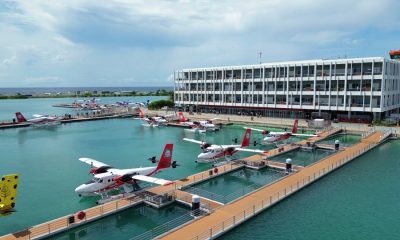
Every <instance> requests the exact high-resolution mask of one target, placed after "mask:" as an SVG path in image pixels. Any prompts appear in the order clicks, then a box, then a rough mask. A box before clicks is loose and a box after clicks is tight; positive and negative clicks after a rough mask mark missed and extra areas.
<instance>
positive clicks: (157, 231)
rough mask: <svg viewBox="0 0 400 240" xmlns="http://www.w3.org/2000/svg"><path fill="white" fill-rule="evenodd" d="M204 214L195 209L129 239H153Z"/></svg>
mask: <svg viewBox="0 0 400 240" xmlns="http://www.w3.org/2000/svg"><path fill="white" fill-rule="evenodd" d="M204 214H206V212H204V211H202V210H200V209H197V210H194V211H189V212H188V213H185V214H183V215H182V216H179V217H177V218H175V219H173V220H171V221H168V222H166V223H164V224H162V225H160V226H158V227H156V228H153V229H151V230H149V231H147V232H144V233H142V234H140V235H138V236H135V237H133V238H131V239H130V240H148V239H153V238H155V237H157V236H160V235H162V234H164V233H166V232H168V231H171V230H173V229H175V228H177V227H180V226H182V225H183V224H185V223H188V222H190V221H192V220H193V219H194V216H196V217H199V216H203V215H204Z"/></svg>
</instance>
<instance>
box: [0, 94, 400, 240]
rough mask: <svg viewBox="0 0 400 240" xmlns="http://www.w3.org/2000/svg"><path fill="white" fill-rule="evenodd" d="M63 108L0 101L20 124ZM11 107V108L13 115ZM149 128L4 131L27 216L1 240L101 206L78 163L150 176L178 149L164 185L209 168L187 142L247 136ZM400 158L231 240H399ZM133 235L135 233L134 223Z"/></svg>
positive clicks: (366, 168)
mask: <svg viewBox="0 0 400 240" xmlns="http://www.w3.org/2000/svg"><path fill="white" fill-rule="evenodd" d="M146 98H147V97H146ZM60 100H64V101H60ZM119 100H125V99H119ZM145 100H146V99H144V100H143V101H145ZM8 101H10V102H8ZM14 101H17V102H14ZM18 101H21V102H18ZM72 101H73V100H72ZM102 101H103V100H102ZM112 101H114V100H112ZM134 101H136V100H134ZM56 102H65V99H34V100H6V101H0V107H1V108H0V116H5V115H7V114H9V112H10V111H11V114H13V112H14V111H15V109H21V111H24V112H28V113H29V114H33V113H52V114H53V113H54V112H53V111H60V110H62V109H59V108H52V107H51V105H52V104H53V103H56ZM10 103H12V104H11V105H12V106H6V105H7V104H10ZM39 110H40V112H38V111H39ZM64 110H65V109H64ZM61 113H62V112H60V114H61ZM2 118H3V117H0V119H2ZM141 124H142V122H141V121H139V120H133V119H112V120H102V121H93V122H79V123H71V124H62V125H60V126H58V127H56V128H50V129H34V128H20V129H7V130H0V151H1V159H0V174H7V173H14V172H17V173H19V174H20V189H19V191H18V195H17V204H16V209H17V210H18V212H16V213H14V214H12V215H10V216H7V217H3V218H0V235H3V234H6V233H9V232H14V231H18V230H22V229H25V228H27V227H29V226H33V225H35V224H39V223H41V222H44V221H48V220H51V219H54V218H58V217H61V216H64V215H67V214H70V213H73V212H76V211H79V210H81V209H85V208H88V207H92V206H94V205H95V201H96V199H97V198H95V197H91V198H84V199H81V198H79V197H78V196H77V195H76V194H75V192H74V189H75V187H76V186H78V185H79V184H81V183H83V182H86V181H87V180H89V179H90V175H88V170H89V168H90V167H89V166H87V165H86V164H84V163H82V162H80V161H78V158H79V157H84V156H85V157H91V158H94V159H97V160H100V161H103V162H106V163H108V164H111V165H113V166H115V167H117V168H128V167H138V166H150V165H152V164H151V163H150V162H149V161H148V160H147V158H148V157H151V156H154V155H156V156H157V157H158V156H159V155H160V153H161V151H162V148H163V146H164V144H165V143H168V142H170V143H174V144H175V145H174V152H173V156H174V160H177V161H178V163H179V164H180V165H181V166H180V167H178V168H176V169H169V170H166V171H163V172H162V173H160V174H159V175H158V176H159V177H162V178H166V179H171V180H174V179H179V178H182V177H185V176H187V175H189V174H192V173H195V172H199V171H202V170H205V169H208V168H209V167H210V165H209V164H195V163H194V160H195V158H196V156H197V154H198V153H199V152H200V148H199V146H198V145H196V144H192V143H188V142H183V141H182V138H183V137H189V138H195V139H199V140H206V141H207V142H212V143H222V144H230V143H232V139H234V138H238V139H241V136H242V134H243V128H242V126H229V127H225V129H223V130H222V131H220V132H216V133H207V134H205V135H199V134H194V133H189V132H187V131H184V130H183V129H180V128H172V127H171V128H167V127H166V128H148V127H143V126H141ZM254 137H255V138H258V137H259V136H258V135H254ZM266 148H269V146H268V147H266ZM399 149H400V141H393V142H389V143H386V144H384V145H381V146H380V147H378V148H377V149H375V150H373V151H371V152H369V153H367V154H365V155H363V156H361V157H360V158H358V159H356V160H355V161H353V162H352V163H350V164H348V165H346V166H344V167H343V168H341V169H339V170H337V171H335V172H334V173H332V174H330V175H328V176H327V177H325V178H323V179H321V180H320V181H318V182H317V183H315V184H312V185H311V186H309V187H307V188H306V189H304V190H302V191H300V192H299V193H297V194H295V195H294V196H292V197H290V198H289V199H287V200H285V201H283V202H282V203H280V204H278V205H276V206H275V207H273V208H272V209H270V210H267V211H265V212H264V213H262V214H260V215H259V216H257V217H256V218H254V220H250V221H249V222H248V223H246V224H244V225H243V226H240V227H238V228H236V229H235V230H233V231H231V232H230V233H228V234H227V235H225V236H223V237H222V239H243V238H245V237H246V238H251V239H400V230H398V228H397V226H398V223H399V222H400V201H399V199H400V188H399V187H398V176H400V162H399V160H398V158H397V156H398V153H399V151H400V150H399ZM248 155H249V154H248V153H243V154H241V155H239V156H248ZM116 216H118V214H117V215H116ZM117 218H118V217H117ZM118 219H120V218H118ZM124 219H127V220H126V221H131V219H129V218H124ZM122 220H123V219H122ZM123 221H124V220H123ZM120 224H122V223H120ZM128 225H129V226H130V227H132V228H135V226H134V225H135V224H134V223H129V224H128ZM138 228H142V226H138ZM121 229H122V230H121ZM110 231H111V230H110ZM123 231H124V230H123V228H118V227H116V228H115V234H113V236H115V238H116V239H118V238H119V237H118V236H120V238H125V237H127V236H128V235H126V233H125V234H124V233H123ZM119 233H120V234H122V235H118V234H119ZM87 237H88V236H86V238H87ZM132 237H133V236H132ZM67 239H68V238H67ZM87 239H90V238H87Z"/></svg>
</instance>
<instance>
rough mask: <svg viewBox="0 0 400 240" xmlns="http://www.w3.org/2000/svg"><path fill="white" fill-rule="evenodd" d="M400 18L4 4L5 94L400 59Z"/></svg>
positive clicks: (358, 1)
mask: <svg viewBox="0 0 400 240" xmlns="http://www.w3.org/2000/svg"><path fill="white" fill-rule="evenodd" d="M399 9H400V1H398V0H379V1H378V0H353V1H349V0H335V1H332V0H329V1H328V0H286V1H284V0H259V1H257V0H246V1H238V0H218V1H215V0H210V1H207V0H198V1H189V0H176V1H174V0H164V1H160V0H152V1H148V0H68V1H65V0H12V1H11V0H1V1H0V87H88V86H98V87H109V86H111V87H121V86H126V87H139V86H172V85H173V73H174V71H176V70H180V69H184V68H196V67H212V66H232V65H245V64H256V63H259V62H260V61H261V62H273V61H288V60H306V59H321V58H324V59H327V58H329V59H332V58H344V57H349V58H350V57H351V58H352V57H372V56H384V57H388V51H389V50H392V49H400V41H399V39H400V14H399V13H398V10H399ZM260 52H261V58H260V54H259V53H260Z"/></svg>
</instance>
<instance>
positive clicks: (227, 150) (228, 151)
mask: <svg viewBox="0 0 400 240" xmlns="http://www.w3.org/2000/svg"><path fill="white" fill-rule="evenodd" d="M234 151H235V148H234V147H229V148H227V149H226V154H227V155H232V154H233V153H234Z"/></svg>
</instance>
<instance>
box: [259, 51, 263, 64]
mask: <svg viewBox="0 0 400 240" xmlns="http://www.w3.org/2000/svg"><path fill="white" fill-rule="evenodd" d="M258 55H259V56H260V64H261V56H262V52H258Z"/></svg>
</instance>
